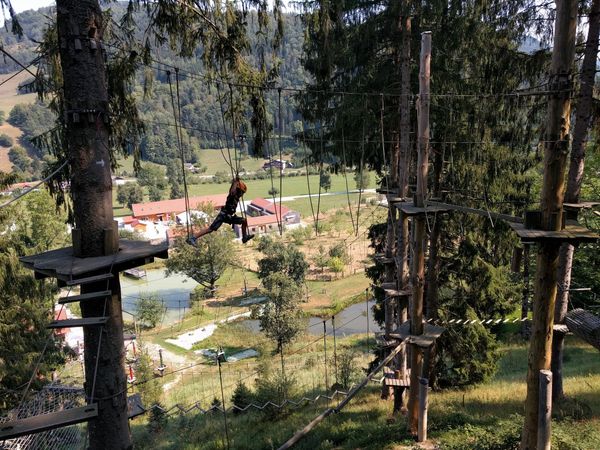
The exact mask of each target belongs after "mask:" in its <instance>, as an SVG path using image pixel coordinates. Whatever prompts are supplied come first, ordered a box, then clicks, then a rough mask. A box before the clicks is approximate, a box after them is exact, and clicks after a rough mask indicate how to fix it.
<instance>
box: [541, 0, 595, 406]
mask: <svg viewBox="0 0 600 450" xmlns="http://www.w3.org/2000/svg"><path fill="white" fill-rule="evenodd" d="M599 33H600V0H594V1H593V3H592V9H591V11H590V16H589V28H588V37H587V42H586V44H585V54H584V57H583V63H582V66H581V76H580V83H579V84H580V86H579V99H578V102H577V110H576V114H575V125H574V128H573V146H572V148H571V165H570V167H569V175H568V179H567V191H566V192H565V201H566V202H569V203H578V202H579V195H580V192H581V183H582V180H583V169H584V158H585V145H586V139H587V135H588V130H589V128H590V124H591V118H592V94H593V90H594V81H595V77H596V58H597V57H598V35H599ZM574 253H575V247H574V246H573V245H571V244H568V243H565V244H563V245H562V246H561V248H560V254H559V259H558V281H557V282H558V295H557V297H556V306H555V309H554V323H564V320H565V316H566V314H567V306H568V303H569V289H570V287H571V269H572V267H573V255H574ZM564 339H565V335H564V334H563V333H560V332H555V333H554V338H553V341H552V378H553V381H552V399H553V400H554V401H556V400H559V399H560V398H562V397H563V396H564V390H563V379H562V366H563V347H564Z"/></svg>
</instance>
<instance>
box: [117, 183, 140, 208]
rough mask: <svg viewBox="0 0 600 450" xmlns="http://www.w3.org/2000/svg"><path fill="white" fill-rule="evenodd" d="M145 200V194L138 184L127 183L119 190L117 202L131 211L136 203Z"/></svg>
mask: <svg viewBox="0 0 600 450" xmlns="http://www.w3.org/2000/svg"><path fill="white" fill-rule="evenodd" d="M143 200H144V192H143V191H142V188H141V187H140V186H139V185H138V184H137V183H125V184H122V185H121V186H119V187H118V188H117V201H118V202H119V203H120V204H121V205H127V207H128V208H129V209H131V205H133V204H134V203H141V202H142V201H143Z"/></svg>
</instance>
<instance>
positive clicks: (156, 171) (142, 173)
mask: <svg viewBox="0 0 600 450" xmlns="http://www.w3.org/2000/svg"><path fill="white" fill-rule="evenodd" d="M165 175H166V174H165V172H164V170H163V168H162V167H161V166H158V165H154V164H144V165H143V166H142V167H140V170H138V172H137V180H138V183H139V184H140V186H144V187H147V188H151V187H155V188H157V189H160V190H161V191H162V190H165V189H166V188H167V180H166V178H165Z"/></svg>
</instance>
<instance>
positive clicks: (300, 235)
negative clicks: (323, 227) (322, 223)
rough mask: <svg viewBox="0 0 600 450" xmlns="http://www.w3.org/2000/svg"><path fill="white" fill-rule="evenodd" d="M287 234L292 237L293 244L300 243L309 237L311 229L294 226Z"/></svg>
mask: <svg viewBox="0 0 600 450" xmlns="http://www.w3.org/2000/svg"><path fill="white" fill-rule="evenodd" d="M288 235H289V236H290V237H291V238H292V241H293V242H294V244H295V245H302V244H304V241H305V240H306V239H310V237H311V236H312V230H311V229H310V227H296V228H294V229H292V230H291V231H289V232H288Z"/></svg>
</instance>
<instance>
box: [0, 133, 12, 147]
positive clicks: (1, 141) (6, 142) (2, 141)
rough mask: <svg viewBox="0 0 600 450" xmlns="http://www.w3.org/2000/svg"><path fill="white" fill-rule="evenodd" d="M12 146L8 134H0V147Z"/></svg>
mask: <svg viewBox="0 0 600 450" xmlns="http://www.w3.org/2000/svg"><path fill="white" fill-rule="evenodd" d="M13 144H14V141H13V138H11V137H10V136H9V135H8V134H4V133H2V134H0V147H12V146H13Z"/></svg>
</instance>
